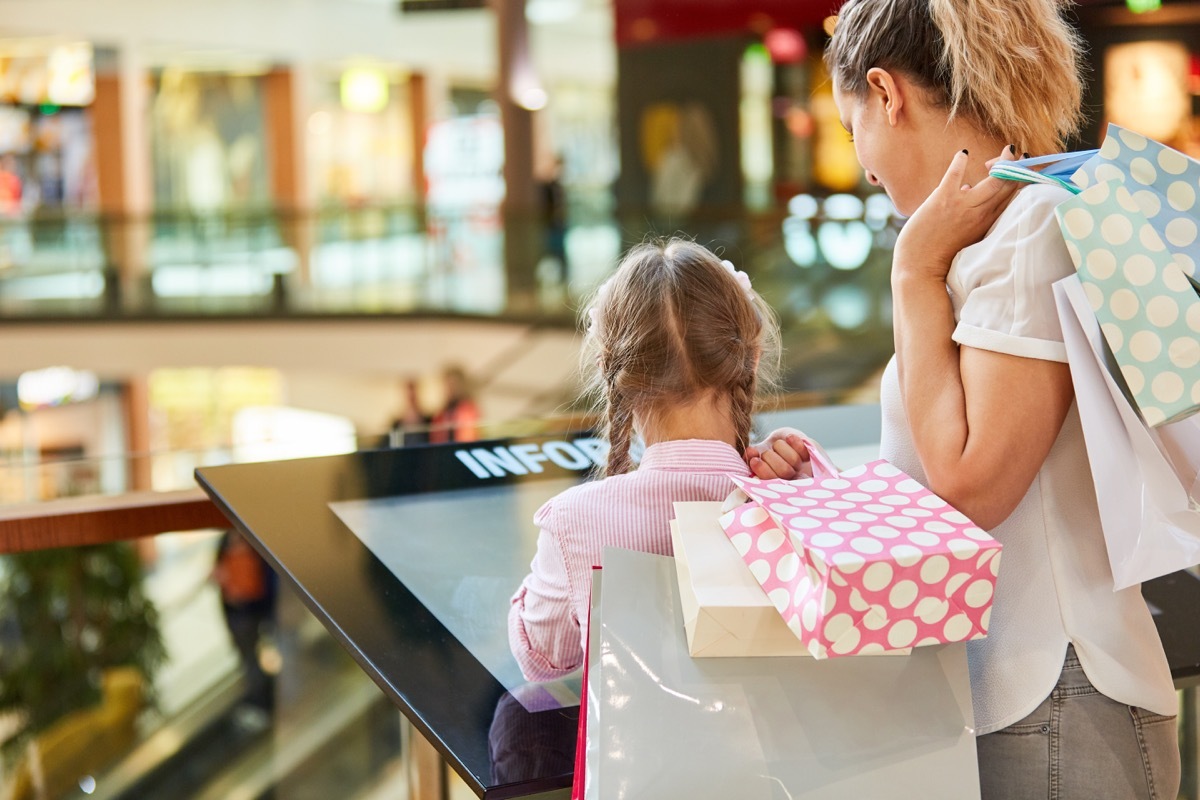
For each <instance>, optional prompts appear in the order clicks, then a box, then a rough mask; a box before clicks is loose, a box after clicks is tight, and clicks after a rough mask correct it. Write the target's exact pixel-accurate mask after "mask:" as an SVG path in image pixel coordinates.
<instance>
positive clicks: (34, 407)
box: [0, 367, 128, 503]
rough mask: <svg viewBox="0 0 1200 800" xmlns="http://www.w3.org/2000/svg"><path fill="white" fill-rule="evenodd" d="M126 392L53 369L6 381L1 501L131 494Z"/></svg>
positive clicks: (0, 388) (0, 406)
mask: <svg viewBox="0 0 1200 800" xmlns="http://www.w3.org/2000/svg"><path fill="white" fill-rule="evenodd" d="M124 448H125V419H124V415H123V410H122V401H121V391H120V389H119V388H118V387H117V386H114V385H110V384H103V383H101V382H100V381H99V380H98V379H97V377H96V375H95V374H93V373H90V372H87V371H80V370H74V369H70V368H68V367H51V368H48V369H41V370H30V371H27V372H24V373H22V374H21V375H20V376H19V378H18V380H17V381H16V383H6V384H0V502H6V503H16V502H32V501H42V500H52V499H55V498H61V497H75V496H80V495H88V494H112V493H118V492H122V491H125V490H126V488H127V478H128V476H127V473H126V470H125V463H124V461H123V459H121V458H119V457H113V455H114V454H119V453H121V452H123V451H124Z"/></svg>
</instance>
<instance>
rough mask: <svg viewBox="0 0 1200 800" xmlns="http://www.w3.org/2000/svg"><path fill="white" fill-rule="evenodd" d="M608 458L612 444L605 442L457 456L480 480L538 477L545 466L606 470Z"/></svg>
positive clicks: (544, 445) (496, 449)
mask: <svg viewBox="0 0 1200 800" xmlns="http://www.w3.org/2000/svg"><path fill="white" fill-rule="evenodd" d="M607 456H608V442H606V441H604V440H603V439H576V440H574V441H572V442H561V441H553V442H542V443H541V444H532V443H530V444H512V445H508V446H503V445H501V446H499V447H475V448H471V449H466V448H464V449H462V450H457V451H455V453H454V457H455V458H457V459H458V460H459V461H461V462H462V463H463V464H464V465H465V466H466V467H467V469H469V470H471V472H472V473H473V474H474V475H475V477H476V478H479V479H480V480H484V479H487V478H502V477H504V476H505V475H529V474H531V473H532V474H537V473H540V472H543V471H544V468H543V467H542V464H545V463H546V462H550V463H552V464H555V465H557V466H559V467H562V468H563V469H569V470H572V471H574V472H583V471H585V470H589V469H591V468H592V467H601V466H604V460H605V458H606V457H607Z"/></svg>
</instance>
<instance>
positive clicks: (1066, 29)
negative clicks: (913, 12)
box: [928, 0, 1083, 153]
mask: <svg viewBox="0 0 1200 800" xmlns="http://www.w3.org/2000/svg"><path fill="white" fill-rule="evenodd" d="M928 3H929V15H930V17H931V18H932V20H933V24H934V26H935V27H936V28H937V30H938V32H939V33H940V34H941V39H942V52H941V53H940V54H939V59H938V62H939V63H940V65H941V67H942V70H943V72H944V74H945V75H946V76H947V77H948V79H949V80H948V86H947V90H948V98H947V100H948V101H949V105H950V113H951V115H952V116H953V115H955V114H959V113H961V114H965V115H966V116H968V117H969V118H971V119H973V120H975V121H977V122H979V123H980V124H981V125H982V126H983V127H984V128H985V129H987V130H988V131H989V132H990V133H993V134H995V135H997V136H999V137H1001V138H1003V139H1004V140H1005V141H1007V142H1011V143H1013V144H1015V145H1017V147H1018V148H1019V149H1018V152H1021V151H1027V152H1030V153H1051V152H1054V151H1056V150H1059V149H1061V148H1062V147H1063V145H1064V143H1065V141H1066V140H1067V139H1069V138H1070V137H1071V136H1073V135H1074V134H1075V133H1076V131H1078V129H1079V127H1080V124H1081V121H1082V112H1081V110H1080V103H1081V101H1082V94H1083V87H1082V83H1081V81H1080V77H1079V60H1078V55H1079V52H1080V49H1081V42H1080V39H1079V36H1078V34H1076V33H1075V31H1074V30H1073V29H1072V28H1071V26H1070V25H1068V24H1067V22H1066V20H1064V19H1063V17H1062V13H1061V11H1062V9H1063V8H1064V7H1065V6H1067V5H1069V4H1068V3H1066V2H1063V0H928Z"/></svg>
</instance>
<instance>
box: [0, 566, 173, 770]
mask: <svg viewBox="0 0 1200 800" xmlns="http://www.w3.org/2000/svg"><path fill="white" fill-rule="evenodd" d="M165 657H166V649H165V647H164V646H163V641H162V637H161V635H160V634H159V629H158V612H157V611H156V610H155V608H154V605H153V604H152V603H151V602H150V600H149V599H148V598H147V597H146V596H145V594H144V592H143V591H142V568H141V563H140V562H139V560H138V556H137V551H136V550H135V549H134V548H133V547H132V546H131V545H128V544H111V545H97V546H92V547H76V548H64V549H56V550H42V551H38V552H33V553H22V554H19V555H14V556H8V557H6V558H4V559H3V563H0V713H15V714H16V716H17V718H18V719H19V720H20V721H21V725H20V729H19V733H18V734H17V735H16V736H15V737H13V738H12V739H10V740H9V741H8V742H6V743H5V745H4V748H3V756H4V757H5V758H6V759H7V758H11V757H13V756H15V755H16V754H17V753H18V752H19V751H20V748H21V747H23V746H24V744H25V741H26V740H27V739H28V738H29V737H30V736H32V735H35V734H37V733H38V732H39V731H41V730H44V729H45V728H46V727H47V726H49V725H51V724H52V723H54V722H55V721H56V720H58V719H59V718H60V717H62V716H63V715H64V714H67V713H69V712H71V711H74V710H77V709H81V708H86V707H88V706H90V705H93V704H95V703H96V702H98V700H99V699H100V681H101V676H102V675H103V673H104V670H106V669H108V668H110V667H116V666H127V665H131V666H135V667H137V668H139V669H140V670H141V672H142V674H143V675H144V676H146V678H147V684H148V685H149V684H150V679H152V677H153V675H154V672H155V670H156V669H157V668H158V666H159V665H161V664H162V662H163V660H164V659H165Z"/></svg>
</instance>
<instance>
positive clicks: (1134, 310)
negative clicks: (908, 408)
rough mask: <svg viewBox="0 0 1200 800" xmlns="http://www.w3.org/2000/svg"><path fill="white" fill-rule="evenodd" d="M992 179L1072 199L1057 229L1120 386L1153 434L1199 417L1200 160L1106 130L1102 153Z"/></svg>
mask: <svg viewBox="0 0 1200 800" xmlns="http://www.w3.org/2000/svg"><path fill="white" fill-rule="evenodd" d="M1081 161H1082V165H1080V162H1081ZM1076 166H1078V169H1077V170H1075V171H1074V173H1073V174H1071V175H1070V179H1069V180H1067V178H1065V177H1064V175H1065V173H1067V172H1068V170H1072V169H1074V168H1075V167H1076ZM992 174H993V175H995V176H997V177H1003V178H1008V179H1012V180H1027V181H1031V182H1038V183H1053V184H1055V185H1059V186H1063V187H1065V188H1067V189H1069V190H1071V191H1072V192H1075V193H1076V194H1077V196H1076V197H1074V198H1072V199H1071V200H1068V201H1066V202H1065V203H1062V204H1061V205H1060V206H1059V207H1058V209H1057V214H1058V219H1059V224H1060V227H1061V228H1062V232H1063V238H1064V239H1065V240H1066V243H1067V249H1068V251H1069V252H1070V254H1071V258H1072V259H1073V260H1074V262H1075V266H1076V268H1077V270H1078V273H1079V278H1080V280H1081V281H1082V283H1083V286H1084V290H1085V291H1086V292H1087V297H1088V301H1089V302H1090V304H1091V307H1092V311H1093V312H1094V313H1095V315H1096V319H1097V320H1098V321H1099V323H1100V328H1101V330H1102V332H1103V334H1104V339H1105V341H1106V342H1107V343H1108V347H1109V349H1110V350H1111V352H1112V356H1113V358H1114V360H1115V361H1116V364H1117V366H1118V367H1119V380H1120V381H1122V382H1123V383H1124V384H1125V386H1126V387H1127V389H1128V393H1129V396H1130V397H1131V398H1132V400H1133V402H1134V404H1135V406H1136V407H1137V409H1138V410H1139V412H1140V413H1141V415H1142V418H1143V419H1144V420H1145V421H1146V423H1147V424H1149V425H1150V426H1152V427H1157V426H1159V425H1163V424H1165V423H1169V422H1173V421H1175V420H1179V419H1183V418H1185V417H1188V416H1190V415H1192V414H1195V413H1196V412H1197V411H1200V296H1197V287H1198V286H1200V234H1198V230H1200V162H1197V161H1195V160H1193V159H1190V158H1188V157H1187V156H1185V155H1183V154H1182V153H1179V152H1178V151H1176V150H1172V149H1171V148H1169V147H1166V146H1165V145H1162V144H1159V143H1158V142H1155V141H1153V140H1151V139H1147V138H1146V137H1144V136H1142V135H1141V134H1138V133H1134V132H1133V131H1129V130H1126V129H1124V128H1121V127H1119V126H1117V125H1110V126H1109V128H1108V134H1107V136H1106V137H1105V140H1104V144H1103V145H1102V146H1101V148H1100V150H1099V151H1087V152H1084V153H1072V154H1066V155H1062V156H1043V157H1039V158H1034V159H1028V160H1025V161H1018V162H1001V163H999V164H997V165H996V166H995V167H994V168H993V170H992Z"/></svg>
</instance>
